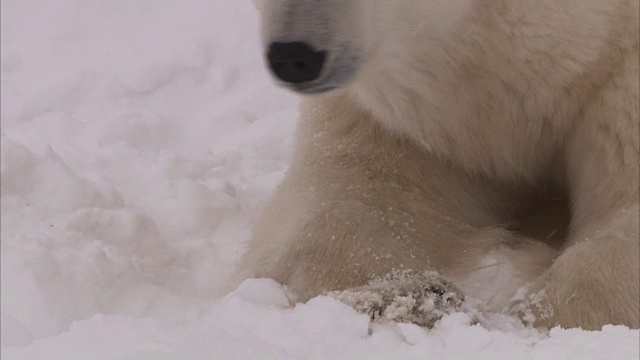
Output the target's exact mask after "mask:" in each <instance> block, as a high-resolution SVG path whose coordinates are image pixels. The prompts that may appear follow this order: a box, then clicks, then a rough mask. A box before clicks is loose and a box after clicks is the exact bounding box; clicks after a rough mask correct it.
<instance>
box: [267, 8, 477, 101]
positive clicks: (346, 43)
mask: <svg viewBox="0 0 640 360" xmlns="http://www.w3.org/2000/svg"><path fill="white" fill-rule="evenodd" d="M471 1H473V0H256V4H257V7H258V9H259V12H260V14H261V17H262V40H263V43H264V53H265V58H266V62H267V64H268V68H269V69H270V70H271V73H272V74H273V75H274V77H275V78H276V79H277V81H278V83H279V84H281V85H283V86H285V87H287V88H290V89H292V90H294V91H296V92H298V93H301V94H318V93H324V92H328V91H331V90H335V89H339V88H344V87H345V86H347V85H349V84H353V83H358V82H359V81H358V80H361V79H363V78H364V79H370V78H371V77H372V76H370V75H363V74H367V73H369V74H380V73H387V75H391V76H392V75H393V74H389V73H388V72H389V69H390V68H403V69H410V68H412V67H414V66H415V65H416V63H420V62H424V61H427V58H425V56H424V53H425V51H426V52H428V51H429V49H428V47H429V46H426V47H427V48H426V49H425V44H429V43H430V42H437V41H438V39H439V38H441V37H443V36H446V34H447V33H448V32H449V31H450V28H451V27H452V26H451V25H452V24H455V23H457V22H458V21H459V20H460V19H461V18H462V17H463V16H464V14H465V13H466V10H467V8H468V7H470V3H471ZM425 39H427V40H426V41H425ZM410 73H411V71H406V70H403V72H402V73H401V74H400V73H398V74H399V75H403V76H406V75H407V74H410ZM374 77H376V78H378V77H379V76H376V75H374ZM396 80H398V81H404V80H402V79H396ZM414 80H416V79H414ZM363 84H366V82H360V85H363ZM368 85H370V84H368Z"/></svg>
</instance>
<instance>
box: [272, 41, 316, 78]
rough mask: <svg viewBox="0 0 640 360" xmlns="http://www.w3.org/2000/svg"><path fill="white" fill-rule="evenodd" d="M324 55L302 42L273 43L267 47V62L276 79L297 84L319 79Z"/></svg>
mask: <svg viewBox="0 0 640 360" xmlns="http://www.w3.org/2000/svg"><path fill="white" fill-rule="evenodd" d="M326 55H327V52H326V51H316V50H315V49H313V48H312V47H311V46H309V45H308V44H306V43H304V42H274V43H272V44H271V45H270V46H269V51H268V53H267V60H268V62H269V67H270V68H271V71H272V72H273V74H274V75H275V76H276V77H277V78H278V79H280V80H282V81H284V82H286V83H291V84H299V83H305V82H310V81H313V80H316V79H318V77H320V72H321V71H322V67H323V65H324V63H325V59H326Z"/></svg>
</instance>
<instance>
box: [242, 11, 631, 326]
mask: <svg viewBox="0 0 640 360" xmlns="http://www.w3.org/2000/svg"><path fill="white" fill-rule="evenodd" d="M259 8H260V9H261V12H262V15H263V22H264V26H263V38H264V40H265V43H266V45H268V43H269V42H270V41H276V40H278V41H282V40H283V39H284V41H305V42H307V43H309V44H312V45H313V46H314V47H316V48H318V49H324V50H327V51H328V52H329V53H330V56H329V60H328V63H327V64H326V65H325V67H326V71H330V70H331V68H332V67H338V66H341V67H345V66H351V67H353V75H352V76H351V77H344V78H343V79H342V80H340V79H339V80H340V81H342V82H341V83H339V84H338V85H340V89H338V90H337V91H334V92H332V93H329V94H325V95H320V96H315V97H308V98H306V100H305V101H304V103H303V107H302V114H301V118H300V123H299V129H298V132H297V135H296V136H297V143H296V155H295V158H294V160H293V162H292V164H291V167H290V169H289V172H288V174H287V177H286V179H285V180H284V182H283V184H282V185H281V186H280V188H279V189H278V191H277V193H276V194H275V196H274V198H273V199H272V201H271V202H270V204H269V205H268V206H267V207H266V209H265V212H264V215H263V217H262V219H261V220H260V221H259V223H258V224H257V225H256V227H255V231H254V232H255V234H254V239H253V240H252V242H251V244H250V246H249V249H248V251H247V254H246V256H245V258H244V259H243V261H242V262H241V264H240V265H239V266H240V267H239V268H240V271H239V275H238V279H241V278H244V277H247V276H267V277H272V278H275V279H276V280H278V281H280V282H283V283H286V284H288V285H290V286H291V287H292V288H293V289H295V290H297V291H298V292H299V293H300V299H301V300H305V299H307V298H309V297H311V296H315V295H318V294H321V293H325V292H327V291H330V290H342V289H348V288H355V287H358V286H361V285H363V284H365V283H366V282H367V281H368V280H369V279H371V278H375V277H380V276H384V275H385V274H387V273H389V272H392V271H394V270H398V269H411V270H416V271H429V270H437V271H439V272H440V273H441V274H442V275H444V276H447V277H449V278H451V279H453V280H454V282H456V283H457V284H458V285H459V287H460V288H462V290H463V291H466V292H467V293H471V295H472V296H473V295H476V296H480V297H485V298H487V297H489V298H491V299H493V300H492V301H494V302H497V303H496V304H494V305H495V306H502V305H506V303H507V300H508V299H509V298H510V297H511V295H513V292H514V291H515V290H516V289H517V288H519V287H520V286H524V285H530V286H531V289H532V290H531V292H532V294H534V293H536V294H541V293H543V294H545V297H544V299H543V300H542V305H540V303H539V302H537V298H536V303H535V306H533V305H532V306H529V308H530V309H529V308H528V309H527V312H529V310H533V311H534V313H535V312H536V311H538V310H540V309H541V308H542V307H544V308H545V309H547V308H549V309H551V311H550V312H549V311H546V310H545V311H544V314H545V316H539V318H538V319H537V321H536V324H538V325H540V326H553V325H557V324H560V325H563V326H581V327H583V328H599V327H601V326H602V325H603V324H608V323H619V324H626V325H630V326H633V327H638V326H640V315H639V311H640V310H639V309H640V305H639V302H640V299H639V298H640V277H639V273H640V230H639V228H640V224H639V223H640V219H639V218H640V214H639V211H638V208H639V207H638V203H639V200H638V193H639V191H638V187H639V177H638V175H639V172H640V168H639V160H638V158H639V151H640V150H639V145H638V143H639V140H638V134H639V131H640V129H639V115H638V114H639V110H638V98H639V96H640V92H639V90H638V82H639V70H638V67H639V65H638V63H639V59H638V2H637V1H636V0H612V1H604V0H585V1H561V0H541V1H535V2H531V1H526V0H492V1H483V0H452V1H444V0H439V1H417V0H414V1H412V0H397V1H389V0H351V1H349V0H342V1H341V0H328V1H312V0H297V1H294V0H262V1H259ZM345 54H346V55H345ZM347 55H348V56H347ZM345 59H352V60H351V61H346V60H345ZM323 71H325V70H323ZM319 81H321V80H319ZM332 81H336V80H335V79H334V80H332ZM563 199H564V200H563ZM567 207H568V210H567V209H563V208H567ZM564 213H568V215H567V216H568V217H570V218H569V219H568V220H567V221H563V220H562V219H563V216H564V215H563V214H564ZM567 223H568V224H567ZM558 224H560V225H558ZM565 228H566V229H565ZM552 232H554V233H557V236H555V239H552V240H548V241H547V239H546V237H547V234H550V233H552ZM551 238H553V237H551ZM494 262H495V268H494V269H491V270H489V268H488V267H486V265H489V263H492V264H493V263H494ZM488 279H491V280H490V281H489V280H488ZM496 279H498V280H499V281H496ZM475 282H477V284H474V283H475ZM484 282H494V285H499V286H494V287H493V288H489V287H488V286H490V284H483V283H484ZM474 288H475V289H476V290H475V291H474ZM487 300H488V299H487ZM526 301H527V300H525V303H524V304H525V305H526ZM521 305H522V304H521ZM536 306H538V310H536ZM519 308H520V309H521V308H522V306H520V307H519ZM538 313H542V311H541V310H540V311H538Z"/></svg>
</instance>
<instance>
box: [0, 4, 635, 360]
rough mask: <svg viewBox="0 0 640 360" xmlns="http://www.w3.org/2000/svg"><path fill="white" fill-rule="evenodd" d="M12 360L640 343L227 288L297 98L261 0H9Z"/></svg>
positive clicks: (276, 288)
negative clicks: (261, 23)
mask: <svg viewBox="0 0 640 360" xmlns="http://www.w3.org/2000/svg"><path fill="white" fill-rule="evenodd" d="M1 6H2V11H1V19H0V20H1V26H2V28H1V37H2V39H1V40H2V54H1V56H2V58H1V92H2V93H1V96H2V107H1V117H2V128H1V132H2V134H1V144H2V151H1V154H2V158H1V179H2V187H1V199H2V214H1V215H2V216H1V220H2V223H1V226H2V228H1V229H2V243H1V259H0V264H1V294H2V297H1V300H2V301H1V312H2V319H1V324H2V328H1V331H0V333H1V334H2V353H1V355H2V359H45V358H46V359H205V358H212V359H257V358H260V359H302V358H310V359H345V358H349V359H358V358H360V359H390V358H393V359H418V358H422V359H424V358H435V359H462V358H474V359H476V358H480V359H482V358H487V359H495V358H505V359H634V358H635V359H637V358H639V357H640V353H639V350H638V349H639V348H640V341H639V335H640V334H639V332H638V330H630V329H628V328H625V327H621V326H607V327H605V328H604V329H603V330H602V331H596V332H588V331H582V330H579V329H570V330H563V329H559V328H556V329H552V330H551V331H550V332H549V333H543V332H539V331H536V330H532V329H527V328H523V327H522V326H520V325H518V322H517V321H516V320H515V319H512V318H509V317H506V316H500V315H490V314H489V315H486V316H485V318H483V319H482V321H481V322H480V323H479V324H475V323H473V322H472V321H471V319H470V318H469V316H468V315H466V314H462V313H456V314H452V315H448V316H446V317H445V318H444V319H443V320H442V321H440V322H439V323H437V324H436V326H435V327H434V328H433V329H431V330H425V329H422V328H419V327H417V326H415V325H410V324H395V323H387V324H370V322H369V320H368V318H367V317H366V316H365V315H362V314H359V313H357V312H356V311H354V310H353V309H352V308H350V307H348V306H346V305H344V304H342V303H340V302H338V301H337V300H335V299H332V298H329V297H318V298H315V299H312V300H311V301H309V302H308V303H306V304H298V305H295V306H293V307H292V306H290V305H289V300H288V297H287V294H286V291H285V290H284V289H283V288H282V286H280V285H279V284H277V283H275V282H274V281H272V280H269V279H253V280H247V281H246V282H244V283H243V284H242V285H241V286H240V287H239V288H238V289H237V290H235V291H233V292H232V293H230V294H225V293H224V290H223V289H224V284H225V279H226V278H227V277H228V275H229V274H230V272H231V271H232V268H233V264H234V262H235V261H236V260H237V259H238V256H239V254H241V252H242V249H243V246H244V244H245V242H246V240H247V239H248V238H249V236H250V224H251V222H252V221H253V219H254V218H255V217H256V214H257V212H258V211H259V209H260V207H261V206H262V205H263V204H264V202H265V200H266V198H267V197H268V196H269V194H270V193H271V192H272V191H273V189H274V187H275V186H276V184H277V183H278V182H279V181H280V179H282V176H283V173H284V170H285V168H286V165H287V161H288V159H289V158H290V156H291V143H292V133H293V130H294V126H295V119H296V114H297V111H296V105H297V102H298V100H297V98H296V97H295V96H294V95H292V94H290V93H288V92H286V91H284V90H281V89H278V88H276V87H275V86H274V85H273V83H272V82H271V80H270V79H269V77H268V75H267V73H266V71H265V70H264V67H263V65H262V60H261V55H260V54H261V50H260V47H259V43H258V36H257V32H258V27H257V23H258V19H257V16H256V14H255V11H254V9H253V5H252V2H251V1H248V0H237V1H229V0H183V1H179V2H178V1H173V0H58V1H55V2H53V1H45V0H6V1H2V5H1Z"/></svg>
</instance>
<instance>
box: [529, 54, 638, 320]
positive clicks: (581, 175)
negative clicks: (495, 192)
mask: <svg viewBox="0 0 640 360" xmlns="http://www.w3.org/2000/svg"><path fill="white" fill-rule="evenodd" d="M633 58H634V57H632V59H633ZM635 59H636V60H633V61H631V62H629V63H628V64H627V66H626V67H622V71H621V74H620V75H619V76H615V77H613V78H612V79H611V81H610V83H609V85H608V86H607V87H606V88H604V89H602V92H601V93H600V94H599V95H598V96H597V97H596V98H594V99H593V101H592V105H591V107H587V108H586V109H585V111H584V118H581V119H579V121H578V122H577V123H576V124H575V126H574V129H573V131H572V133H571V134H570V136H569V137H568V142H567V148H566V164H567V165H566V166H567V183H568V185H567V187H568V190H569V195H570V197H571V212H572V216H571V223H570V236H569V239H568V244H567V245H568V246H567V247H566V249H565V250H564V251H563V253H562V254H561V256H560V257H559V258H558V259H557V260H556V261H555V262H554V264H553V266H552V267H551V269H550V270H549V271H548V272H547V273H546V274H545V275H544V276H543V278H541V279H540V284H539V287H538V288H537V289H534V290H533V294H532V296H531V299H530V300H529V302H530V306H529V309H528V310H531V311H532V315H535V323H536V324H538V325H545V326H555V325H561V326H564V327H582V328H585V329H600V328H601V327H602V326H603V325H606V324H622V325H627V326H630V327H633V328H638V327H640V213H639V210H638V209H639V200H638V190H639V186H640V185H639V179H638V176H639V174H640V165H639V156H640V151H639V148H638V142H639V139H638V138H639V132H640V129H639V122H640V119H639V110H638V98H639V96H640V95H639V93H638V82H637V81H638V76H639V74H638V63H637V49H636V55H635Z"/></svg>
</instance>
